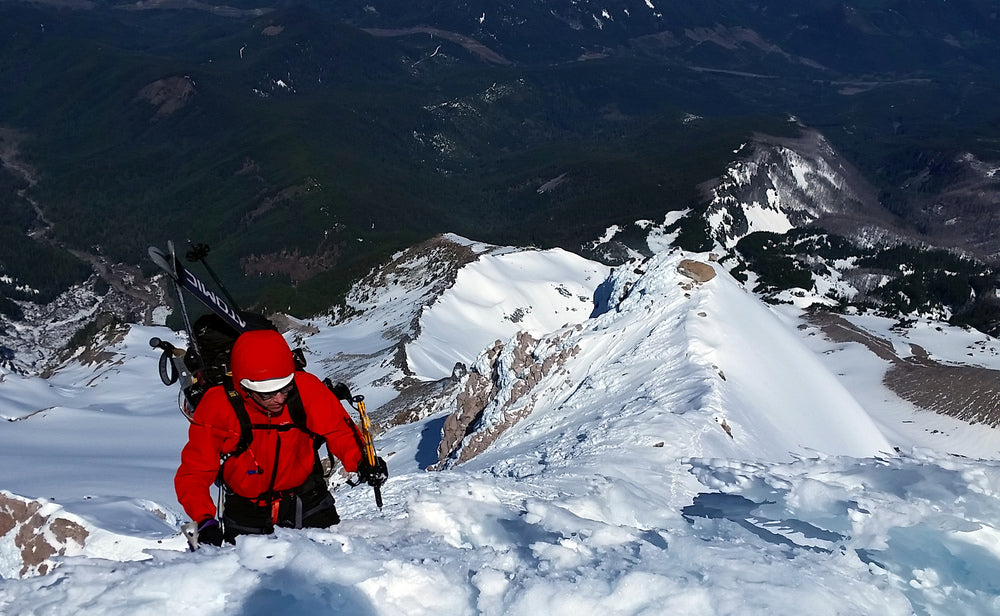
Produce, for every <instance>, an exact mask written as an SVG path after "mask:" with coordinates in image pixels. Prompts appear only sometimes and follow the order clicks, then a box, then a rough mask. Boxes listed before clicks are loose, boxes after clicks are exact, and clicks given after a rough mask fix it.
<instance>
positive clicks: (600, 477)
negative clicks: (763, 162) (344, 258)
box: [0, 251, 1000, 616]
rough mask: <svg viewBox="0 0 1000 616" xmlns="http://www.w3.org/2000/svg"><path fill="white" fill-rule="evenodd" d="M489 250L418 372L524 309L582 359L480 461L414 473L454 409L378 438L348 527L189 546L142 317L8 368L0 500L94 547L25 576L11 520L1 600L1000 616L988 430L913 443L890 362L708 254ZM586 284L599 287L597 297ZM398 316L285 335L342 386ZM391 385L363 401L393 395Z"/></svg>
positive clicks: (178, 428)
mask: <svg viewBox="0 0 1000 616" xmlns="http://www.w3.org/2000/svg"><path fill="white" fill-rule="evenodd" d="M489 257H491V258H481V259H480V260H479V261H476V262H474V263H473V264H471V265H469V266H466V268H464V269H463V270H462V272H460V275H459V276H458V277H457V278H456V283H455V286H454V287H453V288H452V289H451V290H450V291H448V293H446V294H445V295H442V296H441V297H440V298H439V299H438V300H437V301H434V302H433V304H432V305H431V307H430V308H427V309H424V310H423V311H422V312H420V324H421V325H420V334H419V336H417V338H416V339H415V340H413V341H412V342H411V343H410V345H409V346H408V349H407V351H408V358H409V361H410V364H409V365H410V366H411V367H412V368H413V369H414V371H415V372H417V374H421V375H422V376H424V377H425V378H440V377H441V376H442V375H443V373H444V371H445V370H446V371H447V374H450V373H451V366H453V365H454V363H455V362H456V361H468V362H469V363H470V364H476V365H479V366H485V365H487V364H486V363H485V360H484V357H479V358H475V354H477V353H479V352H480V351H482V350H483V347H484V346H486V345H489V344H492V342H493V339H494V338H495V337H497V336H503V335H509V334H508V332H510V333H513V331H514V330H511V329H510V325H511V324H512V322H511V321H510V320H509V319H507V320H504V318H503V317H504V316H509V315H511V314H512V312H511V310H510V309H511V307H513V308H516V307H524V306H531V307H532V311H531V313H530V315H534V317H535V318H538V320H537V321H527V322H526V324H527V325H526V326H527V327H531V328H534V329H535V331H534V332H533V333H534V335H535V341H536V342H535V343H534V345H533V346H532V348H531V349H529V350H528V351H529V353H530V356H531V358H533V360H534V361H537V362H539V363H541V362H544V360H545V359H546V358H548V357H552V356H555V355H556V354H558V353H559V352H560V351H567V352H566V353H565V354H562V355H561V356H562V357H566V358H568V359H566V360H565V361H564V362H563V363H562V364H561V365H560V366H559V367H558V368H554V369H552V370H550V371H549V372H547V373H545V375H544V376H543V377H542V378H541V379H540V380H538V382H537V383H535V384H534V386H533V388H532V390H531V391H530V393H529V394H527V395H525V396H523V397H522V398H521V399H520V400H521V401H520V402H519V404H527V402H526V401H527V400H529V399H530V400H531V403H532V412H531V413H530V414H528V415H527V416H526V417H524V418H523V419H522V420H521V421H519V422H517V423H514V424H513V425H511V426H510V427H508V428H507V429H506V431H504V432H503V433H502V434H501V435H500V436H499V438H498V439H497V440H496V441H495V442H494V443H493V444H492V445H491V446H490V447H489V448H487V449H486V450H485V451H484V452H483V453H481V454H479V455H478V456H477V457H474V458H473V459H471V460H470V461H469V462H467V463H465V464H461V465H458V466H452V467H449V468H448V469H447V470H444V471H440V472H427V471H425V470H424V469H426V468H427V467H428V466H430V465H431V464H433V463H435V462H436V461H437V452H436V448H437V445H438V441H439V440H440V437H441V428H442V425H443V424H444V421H445V414H438V415H434V416H432V417H428V418H425V419H423V420H421V421H419V422H417V423H413V424H409V425H403V426H396V427H392V428H391V429H388V430H386V431H385V432H383V433H382V434H381V435H380V436H379V438H378V439H377V443H376V445H377V447H378V449H379V451H380V453H381V454H382V455H384V456H385V457H386V459H387V461H388V463H389V467H390V472H391V474H392V477H391V479H390V480H389V482H388V483H387V484H386V486H385V487H384V488H383V495H384V499H385V507H384V508H383V509H382V510H377V509H376V508H375V507H374V503H373V499H372V496H371V491H370V490H369V489H367V488H364V487H358V488H349V487H348V486H346V485H345V484H344V483H343V480H342V479H337V480H336V482H335V483H336V486H335V496H336V497H337V501H338V508H339V510H340V513H341V517H342V518H343V522H342V523H341V524H340V525H339V526H337V527H334V528H332V529H328V530H327V529H324V530H305V531H288V530H280V529H279V531H278V532H276V533H275V535H273V536H269V537H250V538H243V539H241V540H240V542H239V544H238V545H237V546H236V547H234V548H233V547H228V548H223V549H212V548H205V549H202V550H200V551H198V552H196V553H188V552H186V551H184V546H185V544H184V541H183V539H181V538H180V537H179V535H178V534H177V529H178V526H179V524H180V523H181V522H183V520H182V519H181V513H180V507H179V506H178V505H177V504H176V503H175V502H174V501H173V495H172V493H171V479H172V473H173V470H174V468H175V466H176V463H177V461H178V456H179V451H180V448H181V446H182V445H183V440H184V431H185V428H186V426H185V423H184V420H183V418H182V417H181V415H180V414H179V413H178V412H177V411H176V409H175V408H174V399H173V395H174V393H175V392H174V391H173V390H166V389H165V388H163V387H162V385H160V384H159V381H158V379H157V377H156V368H155V356H154V354H153V352H152V351H150V350H149V348H148V345H146V340H147V339H148V337H149V336H151V335H154V334H155V335H160V336H161V337H168V336H169V334H168V333H166V332H164V331H163V330H157V329H155V328H154V329H150V328H134V329H133V331H132V332H131V333H130V334H129V335H128V336H127V337H126V338H125V339H124V340H123V341H122V342H121V343H120V344H119V345H118V346H116V347H115V349H114V351H115V353H116V355H117V359H119V360H121V361H118V362H113V363H104V364H102V365H100V366H80V365H71V366H69V367H67V368H66V369H64V370H63V371H61V372H60V373H58V374H56V375H55V376H54V377H52V378H51V379H49V381H48V382H47V383H43V382H40V381H38V380H36V379H27V380H26V379H20V378H17V377H14V376H12V375H4V379H3V381H2V383H0V409H2V412H3V414H4V416H5V417H7V418H23V419H20V420H18V421H9V422H5V423H3V424H0V468H2V469H4V470H3V474H2V475H0V478H2V479H0V489H3V490H5V491H6V494H0V497H2V496H6V497H7V498H19V499H38V501H39V502H40V503H41V504H42V507H41V510H42V511H43V512H44V513H45V514H47V515H50V516H55V517H59V516H62V517H63V518H65V519H67V520H70V521H73V522H75V523H77V524H80V525H81V526H83V527H84V528H86V529H87V530H88V531H89V532H90V533H91V538H90V539H89V540H88V541H87V542H86V543H85V544H84V545H82V546H81V545H79V544H76V543H73V542H72V541H66V542H64V545H65V546H66V548H65V551H66V554H67V555H66V556H63V557H54V558H52V559H49V562H52V563H54V564H56V565H57V566H56V567H55V569H54V570H53V571H52V572H49V573H47V574H46V575H33V574H35V573H38V571H37V570H31V571H28V572H26V573H25V574H24V576H23V577H21V569H22V568H23V562H22V560H21V552H19V547H18V540H17V538H16V537H12V535H13V534H16V533H12V532H7V533H6V534H4V535H3V536H2V538H0V573H2V575H3V577H4V579H3V580H0V613H4V614H81V613H84V614H86V613H94V614H97V613H100V614H147V613H148V614H154V613H155V614H163V613H198V614H229V613H246V614H264V613H268V614H271V613H309V612H320V611H322V612H334V613H338V612H341V611H342V612H352V613H362V614H398V613H403V614H444V613H446V614H538V613H545V614H573V615H574V616H579V615H581V614H609V613H610V614H669V613H678V614H704V615H715V614H720V615H721V614H740V615H745V614H769V615H771V614H778V615H782V614H788V615H791V614H802V613H809V614H831V615H832V614H887V615H897V614H898V615H909V614H928V615H931V614H933V615H938V614H941V615H944V614H995V613H1000V599H998V596H1000V578H998V577H997V576H996V572H997V571H1000V526H998V525H1000V522H998V520H1000V474H998V472H997V471H998V466H1000V463H998V461H997V456H996V455H991V456H990V455H986V456H984V455H983V452H985V451H987V450H988V447H987V445H986V444H987V443H990V442H993V443H996V442H997V436H996V433H995V431H993V430H990V429H988V428H985V427H983V426H964V427H962V428H961V429H957V428H956V430H955V431H954V432H949V433H941V434H938V435H935V438H928V437H926V434H927V432H926V431H923V432H922V431H921V426H922V425H934V424H935V422H938V421H939V418H938V417H937V416H927V415H926V414H922V413H920V412H918V411H915V410H914V409H912V408H906V407H905V403H902V401H899V400H898V399H895V400H893V397H892V394H891V393H890V392H888V391H887V390H885V389H884V388H883V387H882V386H881V383H880V381H879V380H878V379H876V378H873V376H872V375H877V374H879V373H880V372H881V371H884V369H885V367H884V366H883V365H881V363H880V362H879V360H877V359H874V358H872V357H871V356H867V355H864V354H861V353H856V352H855V350H856V349H855V347H851V346H850V345H834V344H832V343H828V342H824V341H823V340H821V339H820V338H819V337H818V336H815V335H812V336H810V334H811V333H812V334H815V331H814V330H813V331H810V330H809V329H808V328H805V327H802V328H800V325H801V321H799V320H798V318H797V316H796V314H795V311H794V310H793V309H791V308H783V309H780V310H777V309H775V308H773V307H770V306H767V305H765V304H762V303H760V302H759V301H757V300H756V298H754V296H753V295H752V294H750V293H748V292H746V291H745V290H744V289H743V288H742V287H740V286H739V285H738V283H736V282H735V281H734V280H733V279H732V278H730V277H729V276H728V275H727V274H726V273H725V272H724V271H722V269H721V268H718V267H716V272H717V275H716V276H715V278H713V279H712V280H709V281H708V282H705V283H701V284H696V283H693V282H692V281H690V280H688V279H687V278H685V277H684V276H683V275H682V274H680V273H679V272H678V264H679V262H680V260H681V259H683V258H695V259H700V260H703V261H706V260H707V255H688V254H682V253H679V252H670V251H666V252H663V253H661V254H658V255H656V256H655V257H653V258H651V259H650V260H648V261H647V262H645V263H638V262H637V263H634V264H632V265H629V266H627V267H621V268H618V269H616V270H615V271H614V272H612V273H610V275H609V277H608V278H607V280H603V281H602V280H599V279H598V278H599V276H598V273H599V272H601V270H600V267H599V266H596V265H594V264H590V263H587V262H584V261H579V260H576V259H575V258H565V256H564V255H558V254H553V253H548V254H546V253H532V252H511V253H509V254H501V255H499V256H498V255H496V253H491V254H490V255H489ZM493 257H495V258H493ZM522 279H523V285H522ZM557 280H564V281H565V288H566V290H567V291H569V296H566V295H563V294H561V293H560V292H559V291H558V290H556V291H555V292H556V294H558V295H559V297H563V298H565V299H566V301H567V302H569V303H568V304H566V307H567V308H569V307H573V308H577V310H575V311H572V315H567V317H566V318H562V317H563V315H562V314H559V313H558V312H557V311H554V312H555V314H552V315H548V314H544V315H543V310H542V309H541V307H542V306H549V305H550V302H551V301H552V298H553V296H552V290H553V288H554V287H553V286H552V283H553V281H557ZM387 288H388V287H383V288H381V290H373V291H372V293H374V295H373V296H372V297H371V298H370V301H371V303H372V306H376V305H378V304H380V301H379V296H380V294H382V293H386V289H387ZM580 296H589V297H591V298H594V297H595V296H596V299H597V301H596V302H595V303H592V304H591V305H590V306H588V308H589V312H587V311H583V310H582V305H583V304H584V302H582V301H580V300H579V299H578V298H579V297H580ZM382 297H384V299H385V302H386V304H387V305H389V304H392V301H391V300H392V298H396V300H397V301H398V300H399V297H400V293H399V289H398V288H397V289H396V290H395V291H393V292H392V295H391V296H390V295H384V296H382ZM476 298H480V299H481V300H482V301H479V302H477V301H476ZM505 302H506V303H505ZM576 302H579V304H581V306H577V304H576ZM392 305H394V306H397V307H398V304H392ZM393 310H396V309H395V308H394V309H393ZM563 312H569V311H568V310H565V311H563ZM582 312H587V314H586V315H582V316H580V315H581V314H582ZM591 313H593V314H591ZM388 314H389V313H388V312H378V311H377V310H375V309H374V308H373V309H372V310H370V311H368V312H367V313H362V314H361V315H359V316H357V317H355V319H352V320H349V321H347V322H346V323H345V324H343V325H338V326H336V327H333V328H330V327H329V326H327V325H324V324H319V323H315V324H314V325H316V326H317V327H318V329H319V332H318V333H316V334H313V335H309V334H303V333H299V334H296V335H295V336H296V337H297V338H299V339H300V340H301V342H302V343H303V344H305V345H306V346H307V347H308V349H309V354H310V357H311V365H312V367H313V370H314V371H315V372H317V373H318V374H319V375H320V376H327V373H326V372H325V370H327V369H331V368H334V367H341V366H343V365H345V363H344V362H345V361H346V360H344V358H343V355H344V354H345V353H349V352H350V351H351V347H350V345H351V337H352V336H351V332H355V335H354V337H355V338H356V340H358V344H357V353H356V354H355V356H354V358H353V359H352V361H353V362H356V363H355V365H354V367H353V369H352V374H353V376H354V380H353V381H352V383H353V385H354V387H355V389H356V390H357V389H359V388H360V391H361V392H362V393H367V387H366V385H365V383H366V381H365V378H366V377H365V375H366V374H370V375H371V376H375V374H376V372H377V371H373V372H370V373H368V372H366V370H367V368H365V366H364V365H363V364H364V361H365V360H364V357H365V356H368V357H369V358H370V360H371V361H372V362H378V363H379V364H381V363H383V362H385V355H384V354H383V353H382V351H383V350H384V349H382V347H381V346H380V345H381V344H382V343H380V342H379V341H378V339H377V337H374V332H376V331H377V330H378V327H379V325H381V324H383V323H387V321H386V319H387V316H388ZM396 314H399V315H404V314H407V315H409V314H412V313H411V312H409V311H408V310H404V309H402V308H399V309H398V310H396ZM530 315H528V313H527V312H526V316H530ZM541 316H545V317H546V318H547V319H549V320H541V318H540V317H541ZM566 324H569V325H568V326H566ZM394 325H398V324H388V325H383V327H390V328H391V327H393V326H394ZM338 331H339V333H338ZM456 331H461V332H465V333H464V334H463V335H461V336H457V335H456V336H455V337H454V338H452V339H450V340H448V341H447V342H448V344H441V341H442V340H444V339H445V337H446V336H447V335H448V333H449V332H456ZM477 332H482V333H483V337H482V338H475V337H474V335H478V334H477ZM953 332H954V330H948V329H944V330H943V331H942V332H941V333H951V334H952V336H951V337H950V338H947V339H945V338H944V337H942V336H937V337H936V336H934V335H933V332H932V331H922V332H921V333H920V334H919V335H920V336H921V344H922V345H924V346H925V348H927V349H928V350H929V352H931V353H932V354H933V353H938V354H940V355H948V354H949V353H951V351H949V349H954V348H955V347H954V340H955V339H957V336H955V335H954V333H953ZM485 333H489V336H488V337H486V336H485ZM425 336H427V337H428V338H426V339H423V338H424V337H425ZM432 338H433V340H432ZM481 340H486V344H485V345H484V344H482V343H481ZM506 343H507V345H508V346H510V345H511V344H512V343H513V341H512V340H507V341H506ZM937 345H939V346H937ZM986 345H987V346H990V347H991V348H993V349H994V350H995V349H996V341H993V340H989V341H986ZM477 347H478V348H477ZM939 349H943V350H939ZM335 355H338V356H340V359H337V360H333V357H334V356H335ZM848 356H850V361H845V359H846V358H848ZM325 357H329V358H331V361H330V362H325V361H324V359H323V358H325ZM956 357H957V355H956ZM470 358H472V359H471V361H470ZM497 365H498V366H500V368H499V369H498V370H499V371H500V372H502V370H503V367H504V366H507V365H508V364H503V363H502V362H501V363H499V364H497ZM338 369H339V368H338ZM372 370H374V368H372ZM382 374H383V376H384V371H383V373H382ZM333 376H335V377H336V376H337V375H333ZM495 376H496V377H497V378H498V379H499V381H500V382H502V383H508V384H509V383H512V382H513V381H514V380H517V379H519V378H522V377H523V375H520V374H509V375H504V374H499V373H498V374H496V375H495ZM465 378H468V377H465ZM380 382H384V381H380ZM379 391H380V392H381V393H379V395H378V396H377V397H378V398H379V402H373V403H372V406H370V408H373V406H375V405H376V404H378V403H380V401H381V400H385V399H387V398H388V396H389V395H390V394H389V393H388V392H387V390H386V389H384V388H382V389H380V390H379ZM168 392H169V393H168ZM509 393H510V392H509V391H508V392H507V394H509ZM500 395H506V394H503V393H502V390H501V393H500V394H498V396H500ZM40 408H44V409H50V410H46V411H43V412H41V413H37V414H33V413H34V411H36V410H38V409H40ZM904 415H905V416H904ZM484 419H488V418H486V417H485V416H484ZM904 421H905V422H910V423H903V422H904ZM922 422H924V423H922ZM483 427H484V426H483V422H481V423H480V424H478V425H477V428H478V429H482V428H483ZM896 448H898V450H899V451H898V452H897V451H896ZM994 451H996V450H995V449H994ZM951 453H965V454H967V456H954V455H950V454H951ZM0 502H2V498H0ZM0 511H3V509H2V507H0ZM2 520H3V516H2V514H0V531H3V530H5V527H4V526H3V522H2ZM46 528H47V530H43V531H42V532H43V533H47V534H48V535H54V534H55V531H53V530H51V527H46ZM805 606H808V607H805ZM803 610H806V612H804V611H803Z"/></svg>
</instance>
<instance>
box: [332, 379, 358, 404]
mask: <svg viewBox="0 0 1000 616" xmlns="http://www.w3.org/2000/svg"><path fill="white" fill-rule="evenodd" d="M333 395H335V396H337V398H338V399H339V400H347V401H348V402H350V401H352V400H354V397H353V396H352V395H351V388H349V387H348V386H347V385H345V384H344V383H337V384H336V385H334V386H333Z"/></svg>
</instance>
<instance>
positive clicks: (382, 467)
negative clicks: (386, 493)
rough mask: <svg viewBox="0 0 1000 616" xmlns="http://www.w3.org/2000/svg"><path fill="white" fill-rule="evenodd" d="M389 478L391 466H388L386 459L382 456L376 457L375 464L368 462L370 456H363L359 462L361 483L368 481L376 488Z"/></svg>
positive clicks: (359, 479)
mask: <svg viewBox="0 0 1000 616" xmlns="http://www.w3.org/2000/svg"><path fill="white" fill-rule="evenodd" d="M388 478H389V467H388V466H386V464H385V460H383V459H382V458H379V457H376V458H375V465H374V466H372V465H371V464H369V463H368V458H366V457H362V458H361V461H360V462H358V481H360V482H361V483H367V484H368V485H370V486H372V487H374V488H378V487H381V486H382V484H383V483H385V480H386V479H388Z"/></svg>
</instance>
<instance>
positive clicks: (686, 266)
mask: <svg viewBox="0 0 1000 616" xmlns="http://www.w3.org/2000/svg"><path fill="white" fill-rule="evenodd" d="M677 271H679V272H680V273H682V274H684V275H685V276H687V277H688V278H690V279H691V280H693V281H695V282H699V283H700V282H708V281H709V280H711V279H713V278H715V269H714V268H713V267H712V266H711V265H709V264H708V263H702V262H701V261H693V260H691V259H684V260H683V261H681V263H680V265H678V266H677Z"/></svg>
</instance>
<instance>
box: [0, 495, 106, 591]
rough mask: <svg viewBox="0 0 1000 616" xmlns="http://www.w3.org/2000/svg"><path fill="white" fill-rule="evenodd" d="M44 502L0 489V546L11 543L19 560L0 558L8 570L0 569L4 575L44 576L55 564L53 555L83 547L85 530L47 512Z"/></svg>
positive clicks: (68, 520) (60, 554)
mask: <svg viewBox="0 0 1000 616" xmlns="http://www.w3.org/2000/svg"><path fill="white" fill-rule="evenodd" d="M45 505H46V503H45V502H44V501H33V500H27V499H23V498H19V497H17V496H14V495H12V494H10V493H7V492H0V546H13V548H14V550H13V554H14V555H16V556H18V557H19V562H16V561H15V562H8V561H7V560H6V559H4V560H3V561H2V562H3V565H4V568H5V569H10V571H6V570H4V571H0V573H3V577H14V576H16V577H22V578H23V577H29V576H34V575H45V574H46V573H48V572H49V571H50V570H51V569H52V567H53V566H54V565H53V562H52V557H54V556H62V555H65V554H67V552H70V553H72V552H77V551H79V550H81V549H83V547H84V544H85V543H86V541H87V537H88V536H89V532H88V531H87V529H86V528H84V527H83V526H81V525H80V524H78V523H77V522H74V521H72V520H70V519H67V518H65V517H61V516H58V515H55V513H50V512H47V511H46V507H45ZM3 551H4V552H7V553H8V554H10V552H8V551H7V549H4V550H3ZM18 565H20V567H18Z"/></svg>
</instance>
